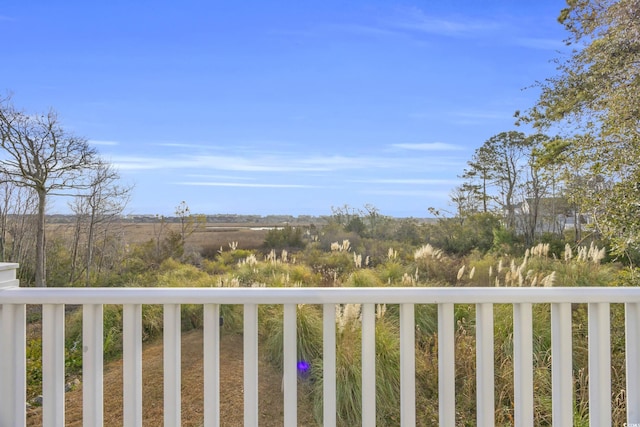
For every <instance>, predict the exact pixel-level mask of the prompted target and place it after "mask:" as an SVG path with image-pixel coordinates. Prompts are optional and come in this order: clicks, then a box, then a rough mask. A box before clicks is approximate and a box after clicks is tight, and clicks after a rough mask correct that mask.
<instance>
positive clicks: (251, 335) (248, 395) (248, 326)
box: [244, 304, 258, 427]
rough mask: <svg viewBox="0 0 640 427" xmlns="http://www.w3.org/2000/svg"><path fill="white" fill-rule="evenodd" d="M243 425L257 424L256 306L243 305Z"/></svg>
mask: <svg viewBox="0 0 640 427" xmlns="http://www.w3.org/2000/svg"><path fill="white" fill-rule="evenodd" d="M244 425H245V426H249V427H250V426H257V425H258V306H257V305H256V304H245V305H244Z"/></svg>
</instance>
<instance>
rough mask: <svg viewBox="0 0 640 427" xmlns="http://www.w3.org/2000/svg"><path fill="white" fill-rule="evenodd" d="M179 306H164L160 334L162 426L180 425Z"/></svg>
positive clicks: (172, 426) (173, 426) (180, 349)
mask: <svg viewBox="0 0 640 427" xmlns="http://www.w3.org/2000/svg"><path fill="white" fill-rule="evenodd" d="M180 320H181V319H180V304H165V305H164V316H163V322H164V324H163V327H164V331H163V334H162V339H163V343H162V344H163V347H164V348H163V350H164V425H165V426H166V427H179V426H180V425H181V423H182V421H181V418H182V407H181V404H182V401H181V398H182V386H181V363H182V361H181V351H182V348H181V326H180Z"/></svg>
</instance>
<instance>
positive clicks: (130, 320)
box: [122, 304, 142, 427]
mask: <svg viewBox="0 0 640 427" xmlns="http://www.w3.org/2000/svg"><path fill="white" fill-rule="evenodd" d="M122 393H123V404H124V411H123V424H124V425H125V426H134V427H141V426H142V305H141V304H124V306H123V308H122Z"/></svg>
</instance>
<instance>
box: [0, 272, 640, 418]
mask: <svg viewBox="0 0 640 427" xmlns="http://www.w3.org/2000/svg"><path fill="white" fill-rule="evenodd" d="M16 268H17V265H16V264H0V348H1V349H2V350H1V354H2V358H1V360H0V363H1V364H0V426H2V427H5V426H24V425H25V424H26V409H25V395H26V373H25V372H26V354H25V339H26V314H25V313H26V305H27V304H34V305H42V313H43V316H42V339H43V360H42V367H43V425H44V426H61V425H64V387H65V377H64V367H65V360H64V355H65V352H64V306H65V304H77V305H81V306H82V314H83V322H82V323H83V342H82V346H83V375H82V382H83V417H84V425H86V426H101V425H103V379H102V373H103V342H102V336H103V322H102V320H103V318H102V314H103V305H104V304H120V305H122V306H123V325H122V327H123V380H124V381H123V391H122V392H123V396H124V399H123V400H124V414H123V418H124V425H126V426H141V425H142V368H143V366H142V316H141V308H142V305H143V304H161V305H163V307H164V311H163V313H164V314H163V316H164V319H163V320H164V328H163V344H164V350H163V351H164V375H163V381H164V425H165V426H179V425H180V424H181V407H180V406H181V399H180V397H181V396H180V389H181V384H180V382H181V369H180V366H181V363H180V362H181V360H180V354H181V352H180V350H181V347H180V345H181V327H180V319H181V317H180V306H181V304H201V305H203V311H204V349H203V354H204V379H203V382H204V425H206V426H217V425H220V419H219V412H220V411H219V407H220V406H219V405H220V399H221V393H223V392H224V390H221V389H220V387H219V339H220V327H219V312H220V311H219V310H220V305H222V304H239V305H242V306H243V312H244V317H243V319H244V323H243V331H244V333H243V340H244V356H243V357H244V387H243V389H244V425H245V426H257V425H258V420H259V418H258V404H257V402H258V374H259V373H258V306H259V305H261V304H279V305H283V310H284V322H283V328H284V329H283V335H284V345H283V356H284V372H283V387H282V392H283V393H284V402H285V408H284V425H285V426H296V425H297V405H296V402H297V382H298V373H297V366H296V354H297V351H296V345H297V344H296V313H297V307H298V304H314V305H319V306H321V307H322V313H323V367H322V370H323V424H324V425H325V426H335V425H336V423H337V419H336V317H335V316H336V310H335V307H336V304H362V306H361V307H362V311H361V322H362V324H361V328H362V334H361V336H362V358H361V359H362V408H365V410H364V411H363V413H362V424H363V425H365V426H371V425H375V420H376V395H375V390H376V386H375V382H376V375H375V373H376V358H375V355H376V348H375V344H376V343H375V327H376V313H375V307H376V304H397V305H398V306H399V331H400V332H399V334H400V337H399V339H400V364H399V366H398V369H399V372H400V380H401V382H400V416H401V420H400V422H401V425H403V426H414V425H416V421H417V420H418V418H419V416H420V414H419V411H417V410H416V375H415V372H416V371H415V368H416V351H415V346H416V342H415V336H416V335H415V333H416V323H415V317H414V315H415V308H416V306H417V305H422V304H430V305H435V306H437V320H438V322H437V339H438V345H437V354H438V363H437V365H438V367H437V369H438V378H439V379H440V380H439V381H438V413H439V417H438V420H439V425H440V426H451V427H453V426H455V424H456V418H455V417H456V406H455V402H456V394H455V381H453V380H451V379H453V378H455V356H456V352H455V347H454V339H455V317H454V307H456V305H457V304H473V305H475V354H476V378H475V381H476V396H477V402H476V407H477V414H476V424H477V425H479V426H493V425H495V413H494V412H495V401H494V388H495V387H494V385H495V382H494V381H495V379H494V351H495V346H494V305H497V304H500V305H510V306H512V312H513V378H514V387H513V389H514V401H513V413H514V425H516V426H533V425H534V393H536V391H535V390H534V378H533V366H534V363H533V357H532V355H533V338H534V334H533V323H534V319H533V314H532V313H533V311H532V307H533V306H534V305H536V304H548V305H549V306H550V312H551V353H552V366H551V377H552V387H551V388H552V395H551V396H550V398H551V399H552V420H553V425H554V426H571V425H574V420H573V416H574V413H573V402H574V396H573V393H574V388H573V382H574V376H573V366H572V363H573V355H574V349H573V348H572V317H571V314H572V305H573V304H586V305H587V306H588V325H585V326H586V327H587V328H588V330H587V332H588V364H589V366H588V372H589V377H588V383H589V422H590V425H591V426H599V427H602V426H611V424H612V422H611V408H612V392H611V351H610V349H611V321H610V318H611V317H610V314H611V311H610V310H611V304H620V305H624V324H625V331H626V332H625V344H624V346H625V360H626V368H625V369H626V390H625V397H626V406H627V415H626V420H627V425H628V426H634V425H636V426H640V335H638V331H640V288H631V287H620V288H595V287H589V288H91V289H78V288H20V287H19V286H18V281H17V280H16V279H15V277H16V274H15V273H16ZM278 391H279V390H278ZM417 417H418V418H417Z"/></svg>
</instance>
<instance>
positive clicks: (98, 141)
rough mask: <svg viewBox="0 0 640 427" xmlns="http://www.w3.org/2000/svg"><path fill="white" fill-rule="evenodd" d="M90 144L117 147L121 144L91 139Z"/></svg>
mask: <svg viewBox="0 0 640 427" xmlns="http://www.w3.org/2000/svg"><path fill="white" fill-rule="evenodd" d="M89 144H91V145H108V146H115V145H119V144H120V143H119V142H118V141H101V140H96V139H90V140H89Z"/></svg>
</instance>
